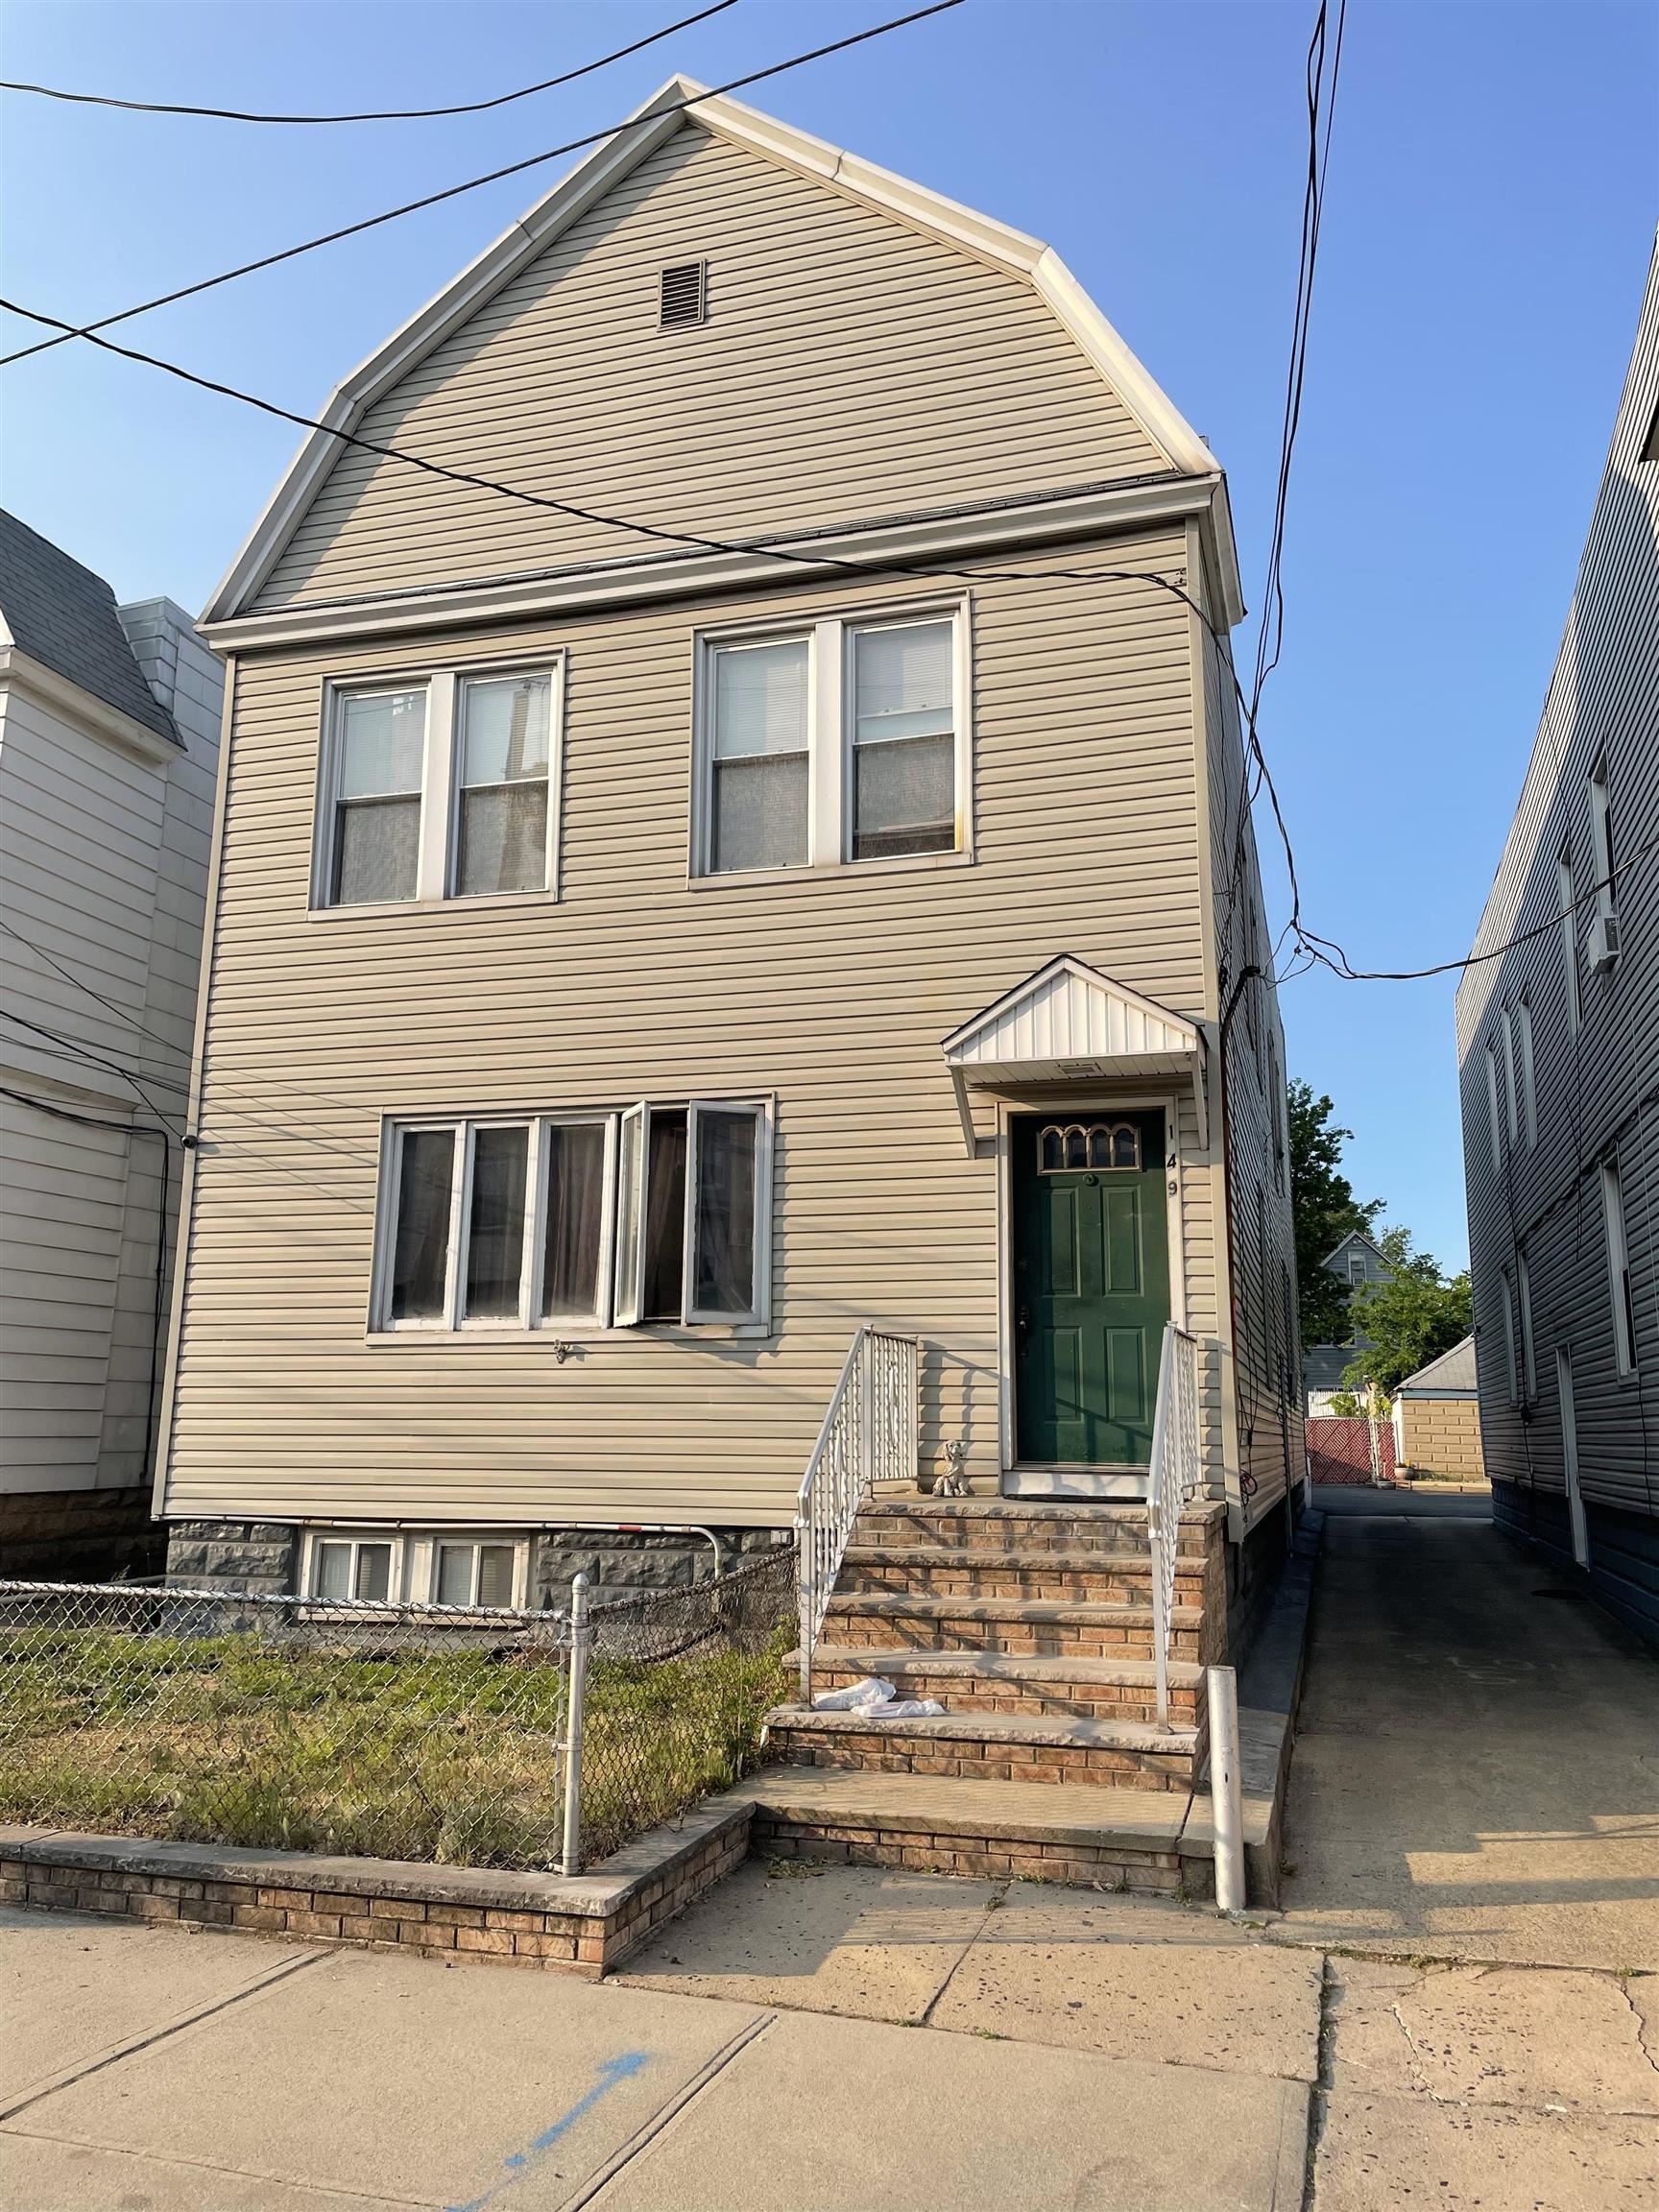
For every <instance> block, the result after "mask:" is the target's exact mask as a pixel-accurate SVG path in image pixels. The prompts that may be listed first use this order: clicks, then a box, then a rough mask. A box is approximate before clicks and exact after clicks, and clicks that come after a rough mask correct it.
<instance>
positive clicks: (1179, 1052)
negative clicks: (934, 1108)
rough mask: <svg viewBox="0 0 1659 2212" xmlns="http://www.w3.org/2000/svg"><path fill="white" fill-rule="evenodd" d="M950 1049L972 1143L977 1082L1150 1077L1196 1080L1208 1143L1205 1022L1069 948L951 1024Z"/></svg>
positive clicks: (998, 1084) (1202, 1133) (1201, 1133)
mask: <svg viewBox="0 0 1659 2212" xmlns="http://www.w3.org/2000/svg"><path fill="white" fill-rule="evenodd" d="M943 1049H944V1053H945V1062H946V1065H947V1067H949V1069H950V1073H951V1077H952V1079H953V1081H954V1083H955V1085H956V1098H957V1105H958V1108H959V1110H960V1112H961V1115H962V1125H963V1130H964V1132H965V1134H967V1136H968V1140H969V1150H970V1152H972V1151H973V1149H974V1142H973V1134H972V1127H973V1125H972V1121H971V1119H970V1117H969V1113H968V1099H967V1093H968V1089H969V1087H970V1086H977V1087H980V1088H984V1087H986V1086H990V1087H993V1088H1002V1087H1004V1086H1006V1085H1009V1084H1020V1085H1024V1084H1038V1083H1041V1084H1076V1085H1078V1086H1079V1087H1081V1086H1084V1085H1088V1084H1094V1085H1096V1086H1098V1085H1099V1084H1101V1083H1112V1084H1118V1083H1123V1082H1134V1081H1137V1080H1141V1079H1144V1078H1147V1077H1160V1078H1163V1079H1165V1080H1167V1079H1168V1078H1170V1077H1174V1078H1176V1079H1177V1080H1178V1081H1181V1082H1183V1083H1190V1084H1191V1086H1192V1098H1193V1103H1194V1106H1195V1107H1196V1109H1197V1115H1198V1139H1199V1142H1200V1143H1201V1144H1203V1145H1205V1146H1206V1147H1208V1144H1209V1142H1210V1137H1209V1122H1208V1115H1207V1112H1206V1105H1205V1096H1204V1070H1203V1054H1204V1041H1203V1038H1202V1036H1201V1034H1200V1032H1199V1030H1198V1028H1197V1026H1196V1024H1195V1023H1193V1022H1188V1021H1186V1020H1184V1019H1183V1018H1182V1016H1180V1015H1179V1014H1172V1013H1170V1011H1169V1010H1168V1008H1167V1007H1166V1006H1160V1005H1159V1004H1158V1003H1157V1002H1156V1001H1155V1000H1154V999H1151V998H1142V996H1141V994H1140V993H1139V992H1138V991H1131V990H1130V989H1129V987H1128V985H1127V984H1124V983H1117V982H1114V981H1113V979H1112V977H1111V976H1110V975H1102V974H1100V972H1099V970H1098V969H1095V968H1091V967H1090V966H1089V965H1088V963H1087V962H1086V961H1082V960H1079V959H1077V958H1076V957H1075V956H1074V955H1073V954H1071V953H1070V952H1062V953H1061V954H1060V956H1059V957H1058V958H1057V959H1054V960H1050V961H1049V963H1048V965H1047V966H1046V968H1040V969H1039V970H1038V971H1037V973H1036V974H1035V975H1032V976H1029V977H1027V979H1026V980H1025V981H1024V982H1023V983H1021V984H1018V985H1016V987H1015V988H1014V989H1013V990H1012V991H1009V992H1006V993H1004V995H1003V996H1002V997H1001V998H998V999H997V1000H996V1001H995V1002H994V1003H993V1004H992V1005H990V1006H987V1007H986V1008H985V1010H984V1012H983V1013H980V1014H975V1015H974V1018H973V1020H972V1021H971V1022H964V1023H963V1024H962V1026H961V1028H959V1029H954V1030H952V1031H951V1033H950V1036H949V1037H947V1038H946V1040H945V1043H944V1047H943Z"/></svg>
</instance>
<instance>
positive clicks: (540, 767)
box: [455, 676, 553, 896]
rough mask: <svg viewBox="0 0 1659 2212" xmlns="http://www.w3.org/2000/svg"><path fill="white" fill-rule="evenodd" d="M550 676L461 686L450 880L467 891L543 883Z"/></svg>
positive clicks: (532, 888) (538, 887) (526, 888)
mask: <svg viewBox="0 0 1659 2212" xmlns="http://www.w3.org/2000/svg"><path fill="white" fill-rule="evenodd" d="M552 700H553V682H552V678H551V677H548V676H523V677H517V676H515V677H504V678H494V679H492V680H490V681H488V682H483V681H479V682H473V683H467V684H463V685H462V686H461V820H460V837H459V853H458V855H457V859H456V870H455V888H456V891H457V892H458V893H459V894H461V895H463V896H465V895H468V894H476V893H482V892H491V891H542V890H545V889H546V887H547V766H548V760H549V757H550V744H551V731H552V722H553V717H552Z"/></svg>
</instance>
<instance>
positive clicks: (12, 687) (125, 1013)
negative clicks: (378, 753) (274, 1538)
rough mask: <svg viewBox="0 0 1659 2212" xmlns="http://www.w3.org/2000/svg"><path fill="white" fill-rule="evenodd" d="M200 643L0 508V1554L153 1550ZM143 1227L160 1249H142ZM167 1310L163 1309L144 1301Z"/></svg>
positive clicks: (194, 852) (184, 1029) (49, 1568)
mask: <svg viewBox="0 0 1659 2212" xmlns="http://www.w3.org/2000/svg"><path fill="white" fill-rule="evenodd" d="M220 691H221V679H220V670H219V665H218V662H217V661H215V660H214V658H213V656H212V654H211V653H210V652H209V651H208V650H207V648H206V647H205V646H204V644H203V643H202V641H201V639H200V638H199V637H197V636H196V634H195V631H194V629H193V628H192V626H191V624H190V621H189V618H188V617H187V616H186V615H185V614H184V613H183V612H182V611H181V610H180V608H178V607H176V606H174V605H173V604H172V603H171V602H170V601H168V600H165V599H158V600H150V601H144V602H141V603H138V604H135V605H132V606H129V607H123V608H119V609H118V608H117V607H116V604H115V597H114V594H113V592H112V591H111V590H110V589H109V587H108V585H107V584H105V583H104V582H103V580H102V579H101V578H99V577H96V576H94V575H92V574H91V572H90V571H89V570H87V569H85V568H84V567H83V566H82V565H80V563H78V562H75V561H72V560H71V559H70V558H69V557H68V555H66V554H65V553H63V552H61V551H60V549H59V548H58V547H57V546H55V545H52V544H50V543H49V542H48V541H46V540H44V539H42V538H40V537H39V536H38V535H37V534H36V532H34V531H32V530H30V529H29V528H28V527H27V526H26V525H25V524H24V523H22V522H20V521H18V520H17V519H16V517H12V516H10V515H4V516H0V982H3V990H0V1553H3V1555H4V1558H5V1560H6V1562H7V1565H8V1568H9V1570H10V1571H11V1572H12V1573H13V1574H25V1575H27V1574H32V1573H36V1572H43V1573H49V1574H55V1575H56V1574H63V1573H70V1574H84V1575H100V1574H106V1573H113V1572H115V1571H116V1569H117V1568H120V1567H124V1566H132V1565H143V1566H145V1567H154V1566H155V1565H156V1564H157V1563H158V1558H159V1553H158V1551H157V1550H156V1539H155V1533H154V1530H153V1528H152V1527H151V1518H150V1505H151V1495H152V1477H153V1475H154V1471H155V1470H154V1463H153V1458H152V1447H153V1444H154V1441H155V1422H156V1386H157V1384H158V1382H159V1362H160V1357H161V1349H162V1348H161V1346H160V1345H159V1344H158V1342H157V1307H156V1289H157V1269H158V1267H159V1269H160V1270H161V1272H162V1274H163V1275H164V1274H165V1271H166V1267H167V1263H168V1257H169V1253H170V1250H171V1245H172V1238H173V1229H174V1224H175V1219H176V1214H177V1208H178V1202H179V1189H180V1174H179V1167H180V1154H179V1150H178V1147H177V1145H176V1144H175V1143H172V1142H171V1141H170V1140H169V1143H168V1147H167V1150H166V1160H167V1164H168V1166H169V1168H170V1173H169V1174H168V1176H167V1179H166V1183H165V1188H164V1185H163V1156H164V1146H163V1140H162V1138H161V1136H160V1135H159V1134H158V1133H157V1132H158V1131H159V1129H160V1128H161V1127H162V1126H163V1124H161V1123H158V1122H157V1119H156V1114H155V1113H154V1112H153V1111H152V1109H151V1107H150V1106H149V1105H147V1104H146V1103H144V1101H143V1099H142V1098H141V1097H140V1095H139V1093H138V1091H137V1090H136V1089H135V1087H134V1084H133V1082H132V1081H131V1080H129V1079H128V1073H127V1072H124V1070H125V1071H130V1072H131V1074H132V1076H135V1077H136V1078H137V1081H138V1083H139V1084H141V1085H142V1087H143V1091H144V1093H146V1094H148V1097H149V1099H151V1100H153V1101H154V1103H155V1106H156V1108H158V1109H159V1110H160V1112H161V1114H163V1115H164V1116H166V1117H167V1118H168V1120H169V1121H170V1123H171V1125H172V1127H173V1129H175V1130H177V1129H181V1128H182V1127H183V1116H184V1108H185V1103H186V1098H187V1094H188V1080H189V1066H190V1046H191V1038H192V1034H193V1029H194V1022H195V1011H196V988H197V980H198V974H199V969H200V963H201V948H202V921H203V911H204V900H205V894H206V873H207V851H208V841H209V834H210V829H211V824H212V809H213V791H214V776H215V759H216V755H217V751H218V740H219V709H220ZM158 1241H161V1242H163V1249H162V1250H161V1251H160V1252H159V1253H158V1251H157V1245H158ZM162 1312H163V1314H164V1312H165V1305H164V1303H163V1306H162Z"/></svg>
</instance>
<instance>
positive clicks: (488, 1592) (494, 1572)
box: [478, 1544, 513, 1605]
mask: <svg viewBox="0 0 1659 2212" xmlns="http://www.w3.org/2000/svg"><path fill="white" fill-rule="evenodd" d="M512 1602H513V1547H512V1545H511V1544H480V1545H479V1547H478V1603H479V1604H480V1605H511V1604H512Z"/></svg>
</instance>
